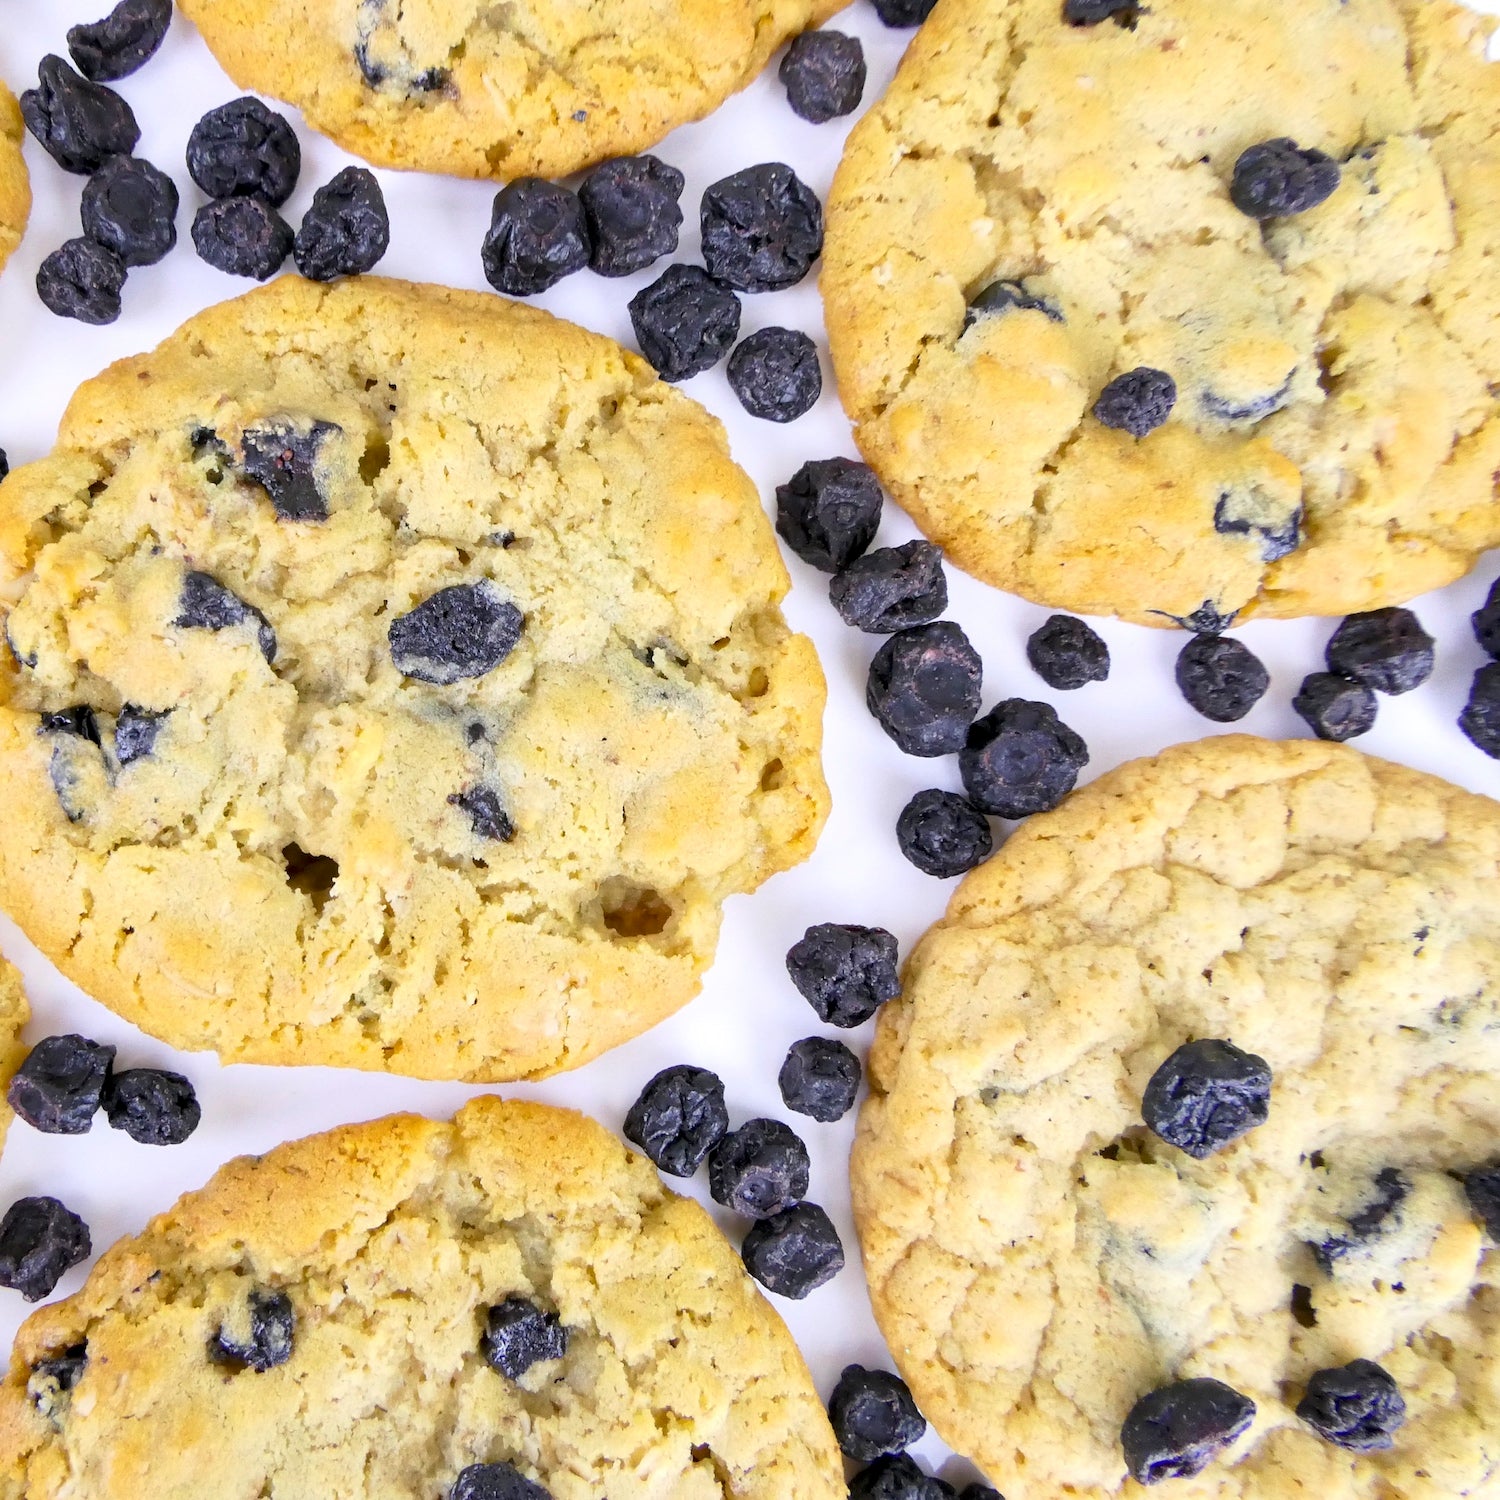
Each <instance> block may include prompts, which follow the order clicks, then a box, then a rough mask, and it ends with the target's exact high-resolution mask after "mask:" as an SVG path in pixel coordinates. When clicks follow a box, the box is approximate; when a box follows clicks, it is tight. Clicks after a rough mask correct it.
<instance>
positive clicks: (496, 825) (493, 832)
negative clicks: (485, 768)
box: [448, 786, 516, 844]
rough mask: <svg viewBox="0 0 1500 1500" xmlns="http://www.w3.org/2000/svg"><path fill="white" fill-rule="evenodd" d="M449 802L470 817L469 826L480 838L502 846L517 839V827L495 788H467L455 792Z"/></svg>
mask: <svg viewBox="0 0 1500 1500" xmlns="http://www.w3.org/2000/svg"><path fill="white" fill-rule="evenodd" d="M448 802H449V805H450V806H452V807H456V808H458V809H459V811H460V812H465V813H467V814H468V815H469V826H470V827H471V828H472V829H473V830H474V832H475V833H476V834H478V835H479V837H480V838H482V839H494V840H495V841H496V842H497V843H501V844H508V843H510V841H511V840H512V839H513V838H515V836H516V825H515V824H514V823H513V822H512V821H511V817H510V814H509V813H508V812H506V810H505V808H504V807H503V806H502V805H501V803H500V794H499V793H498V792H497V791H495V789H494V788H493V787H488V786H471V787H466V788H465V789H464V790H463V791H461V792H454V793H453V795H452V796H451V797H449V798H448Z"/></svg>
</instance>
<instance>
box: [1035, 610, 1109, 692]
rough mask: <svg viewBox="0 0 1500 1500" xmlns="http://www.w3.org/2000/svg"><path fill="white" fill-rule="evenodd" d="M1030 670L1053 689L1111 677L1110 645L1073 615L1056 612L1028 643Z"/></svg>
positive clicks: (1071, 686) (1072, 686)
mask: <svg viewBox="0 0 1500 1500" xmlns="http://www.w3.org/2000/svg"><path fill="white" fill-rule="evenodd" d="M1026 660H1027V661H1029V662H1030V663H1031V670H1032V671H1033V672H1035V673H1036V675H1037V676H1038V677H1040V678H1041V679H1042V681H1043V682H1045V683H1046V684H1047V686H1048V687H1051V688H1060V689H1063V690H1064V691H1072V690H1073V689H1074V688H1081V687H1083V686H1084V684H1085V683H1089V682H1103V681H1104V680H1105V678H1107V677H1108V676H1109V647H1108V646H1106V645H1105V644H1104V639H1103V637H1102V636H1100V635H1099V633H1098V632H1097V631H1095V630H1094V629H1092V628H1091V627H1090V626H1088V625H1085V624H1084V622H1083V621H1082V620H1078V619H1075V618H1074V617H1073V616H1072V615H1053V616H1052V617H1051V618H1050V619H1048V620H1047V622H1046V623H1045V624H1044V625H1041V626H1040V627H1038V628H1037V629H1036V630H1034V631H1033V632H1032V634H1031V636H1030V638H1029V639H1028V640H1027V642H1026Z"/></svg>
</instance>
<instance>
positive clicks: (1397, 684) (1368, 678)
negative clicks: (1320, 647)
mask: <svg viewBox="0 0 1500 1500" xmlns="http://www.w3.org/2000/svg"><path fill="white" fill-rule="evenodd" d="M1432 647H1433V640H1432V637H1431V636H1430V635H1428V634H1427V632H1426V631H1425V630H1423V629H1422V622H1421V621H1420V620H1418V619H1417V617H1416V616H1415V615H1414V614H1413V613H1412V612H1411V611H1410V610H1409V609H1371V610H1365V611H1364V612H1363V613H1361V614H1354V615H1349V616H1348V617H1347V618H1346V619H1345V620H1344V621H1343V623H1342V624H1341V625H1340V626H1339V628H1338V629H1337V630H1335V631H1334V633H1333V635H1332V636H1331V637H1330V638H1329V641H1328V647H1327V650H1326V653H1325V655H1326V658H1327V661H1328V670H1329V671H1330V672H1336V673H1338V674H1339V676H1341V677H1352V678H1353V679H1354V680H1355V681H1356V682H1362V683H1364V685H1365V686H1366V687H1367V688H1371V689H1373V690H1374V691H1375V692H1377V693H1392V694H1394V693H1409V692H1411V690H1412V689H1413V688H1417V687H1421V685H1422V684H1423V683H1424V682H1426V681H1427V679H1428V678H1429V677H1431V676H1432V667H1433V650H1432Z"/></svg>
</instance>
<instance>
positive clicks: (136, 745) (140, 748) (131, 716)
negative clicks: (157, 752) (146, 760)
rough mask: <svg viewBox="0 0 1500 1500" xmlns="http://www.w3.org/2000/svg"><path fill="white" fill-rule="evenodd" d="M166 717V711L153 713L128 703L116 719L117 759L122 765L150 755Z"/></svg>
mask: <svg viewBox="0 0 1500 1500" xmlns="http://www.w3.org/2000/svg"><path fill="white" fill-rule="evenodd" d="M166 719H167V715H166V713H165V712H163V713H152V712H151V711H150V710H149V709H145V708H137V707H136V706H135V705H134V704H133V703H127V704H126V705H125V706H124V707H123V708H122V709H121V710H120V716H119V718H117V719H116V720H115V759H116V760H117V761H118V762H119V763H120V764H121V765H122V766H128V765H129V764H130V763H131V761H135V760H140V759H141V758H142V757H143V756H147V755H150V754H151V752H152V750H153V749H154V748H155V746H156V737H157V735H158V734H160V733H161V728H162V725H163V724H164V723H166Z"/></svg>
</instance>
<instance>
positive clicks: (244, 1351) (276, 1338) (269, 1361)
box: [208, 1287, 297, 1375]
mask: <svg viewBox="0 0 1500 1500" xmlns="http://www.w3.org/2000/svg"><path fill="white" fill-rule="evenodd" d="M296 1329H297V1317H296V1313H295V1312H294V1311H293V1310H292V1299H291V1298H290V1297H288V1296H287V1294H286V1293H285V1292H271V1291H265V1290H262V1289H261V1288H258V1287H257V1288H256V1289H255V1290H254V1291H252V1292H251V1293H250V1298H249V1337H248V1338H245V1339H240V1338H239V1337H238V1336H237V1334H235V1333H231V1332H230V1331H229V1330H228V1329H227V1328H224V1327H221V1328H220V1329H219V1331H218V1332H217V1333H216V1334H215V1335H214V1337H213V1339H212V1340H211V1341H210V1342H209V1346H208V1356H209V1358H210V1359H211V1360H212V1361H213V1362H214V1363H215V1364H218V1365H227V1366H229V1368H231V1369H233V1370H236V1371H239V1370H253V1371H255V1373H256V1374H257V1375H264V1374H265V1373H266V1371H267V1370H274V1369H275V1368H276V1366H277V1365H284V1364H285V1363H286V1362H287V1361H288V1360H289V1359H290V1358H291V1357H292V1345H293V1343H294V1341H295V1336H296Z"/></svg>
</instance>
